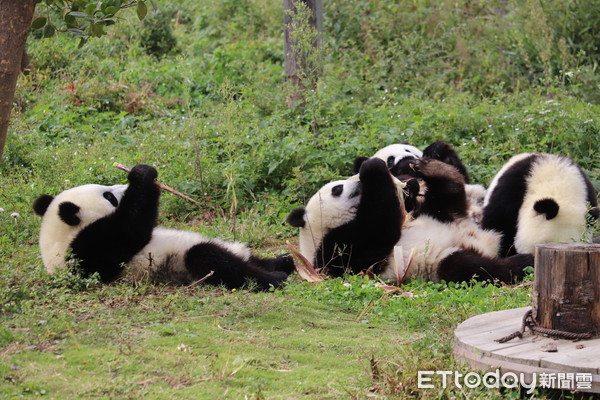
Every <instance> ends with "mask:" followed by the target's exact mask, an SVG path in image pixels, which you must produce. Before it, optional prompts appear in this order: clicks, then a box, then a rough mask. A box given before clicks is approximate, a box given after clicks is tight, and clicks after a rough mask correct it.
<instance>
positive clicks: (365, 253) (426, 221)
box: [288, 158, 533, 283]
mask: <svg viewBox="0 0 600 400" xmlns="http://www.w3.org/2000/svg"><path fill="white" fill-rule="evenodd" d="M386 167H387V166H386V164H385V163H384V162H382V161H381V160H379V159H377V158H371V159H368V160H366V161H364V162H363V163H362V164H361V166H360V175H359V177H360V179H359V182H356V181H355V180H354V179H349V180H345V181H337V182H332V183H329V184H327V185H325V186H324V187H323V188H321V189H320V190H319V191H318V192H317V193H316V194H315V195H314V196H313V197H312V198H311V199H310V201H309V202H308V204H307V206H306V208H301V209H297V210H294V211H292V213H291V214H290V215H289V217H288V223H290V224H291V225H292V226H296V227H299V228H300V252H301V253H302V255H303V256H304V257H306V258H307V259H308V260H309V261H311V262H312V263H313V265H314V266H315V267H317V268H324V269H325V271H326V272H327V273H329V274H330V275H334V276H338V275H340V274H341V273H342V272H344V271H347V272H352V273H358V272H361V271H366V270H367V269H369V268H371V267H375V268H374V269H373V270H374V272H375V273H381V275H382V276H383V277H384V278H392V277H396V271H395V265H396V264H397V261H398V260H395V257H397V256H398V257H402V258H403V260H404V261H405V262H407V261H408V260H409V259H412V261H411V262H410V266H409V269H408V271H407V275H408V276H409V277H423V278H424V279H426V280H430V281H436V282H439V281H441V280H445V281H468V280H471V279H472V278H475V279H478V280H488V279H491V280H499V281H502V282H506V283H510V282H513V281H514V280H517V279H520V278H521V277H522V276H523V269H524V268H525V267H527V266H529V265H532V264H533V256H531V255H529V254H525V255H516V256H513V257H509V258H505V259H500V258H496V257H495V255H496V253H497V251H498V246H499V242H500V234H499V233H497V232H493V231H485V230H483V229H481V228H480V227H479V226H478V225H477V224H476V223H475V222H474V221H473V220H472V219H471V218H470V217H469V216H468V201H467V198H466V194H465V189H464V178H463V176H462V175H461V174H460V173H459V172H458V171H457V170H456V168H454V167H453V166H451V165H449V164H445V163H443V162H441V161H438V160H433V159H423V158H422V159H419V160H415V161H413V163H412V165H411V170H412V171H413V174H414V175H415V176H416V177H418V178H421V179H423V180H424V181H425V184H426V188H427V190H426V192H425V199H424V201H423V203H422V205H421V206H420V207H419V209H418V210H416V211H415V212H414V214H413V218H412V219H411V220H409V221H408V222H407V223H406V224H403V223H404V214H403V212H402V210H401V212H397V207H400V205H401V203H400V201H399V200H398V197H397V191H396V190H395V188H394V184H393V181H392V179H391V177H390V176H389V172H388V170H387V168H386ZM395 249H400V250H402V252H399V251H394V250H395ZM333 267H336V268H335V270H334V271H335V273H332V270H333Z"/></svg>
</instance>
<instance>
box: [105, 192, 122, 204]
mask: <svg viewBox="0 0 600 400" xmlns="http://www.w3.org/2000/svg"><path fill="white" fill-rule="evenodd" d="M102 196H104V198H105V199H106V200H108V201H110V204H112V205H113V206H114V207H117V206H118V205H119V200H117V198H116V197H115V195H114V194H112V193H111V192H104V193H102Z"/></svg>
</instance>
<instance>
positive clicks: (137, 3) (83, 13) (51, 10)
mask: <svg viewBox="0 0 600 400" xmlns="http://www.w3.org/2000/svg"><path fill="white" fill-rule="evenodd" d="M151 1H152V0H148V1H147V0H130V1H122V0H101V1H91V0H36V3H37V14H38V16H37V17H36V18H35V19H34V20H33V22H32V23H31V30H32V34H33V36H34V37H37V38H42V37H43V38H49V37H53V36H54V35H55V34H56V32H69V33H71V34H72V35H74V36H75V37H76V38H79V39H80V41H79V47H81V46H83V45H84V44H85V43H86V42H87V40H88V39H89V38H90V37H102V36H104V35H106V31H105V28H106V27H107V26H110V25H113V24H114V23H115V19H116V18H117V14H118V13H119V11H121V10H122V9H126V8H131V7H135V8H136V14H137V16H138V18H139V19H140V20H143V19H144V18H145V17H146V15H147V13H148V5H147V3H148V2H151ZM155 8H156V7H155Z"/></svg>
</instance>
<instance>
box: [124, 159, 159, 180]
mask: <svg viewBox="0 0 600 400" xmlns="http://www.w3.org/2000/svg"><path fill="white" fill-rule="evenodd" d="M157 176H158V172H157V171H156V169H155V168H154V167H151V166H150V165H145V164H138V165H136V166H135V167H133V168H132V169H131V171H130V172H129V176H128V179H129V182H131V183H138V182H139V183H142V182H153V181H154V180H155V179H156V177H157Z"/></svg>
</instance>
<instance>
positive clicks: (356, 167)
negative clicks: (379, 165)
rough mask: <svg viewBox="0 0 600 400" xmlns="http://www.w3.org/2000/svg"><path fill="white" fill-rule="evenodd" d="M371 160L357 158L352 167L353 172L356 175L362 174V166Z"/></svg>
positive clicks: (361, 157)
mask: <svg viewBox="0 0 600 400" xmlns="http://www.w3.org/2000/svg"><path fill="white" fill-rule="evenodd" d="M368 159H369V157H363V156H360V157H356V158H355V159H354V165H353V166H352V170H353V171H354V173H355V174H358V173H359V172H360V166H361V165H362V163H364V162H365V161H367V160H368Z"/></svg>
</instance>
